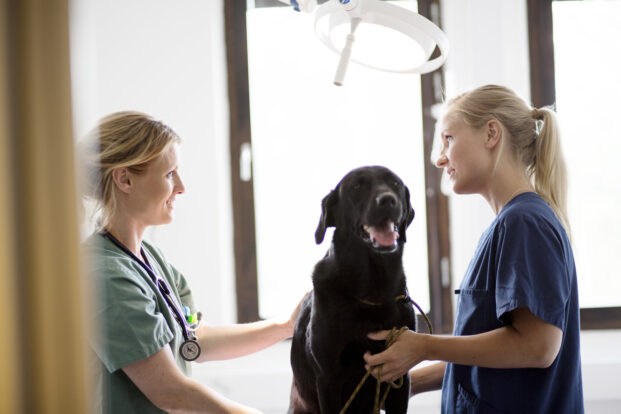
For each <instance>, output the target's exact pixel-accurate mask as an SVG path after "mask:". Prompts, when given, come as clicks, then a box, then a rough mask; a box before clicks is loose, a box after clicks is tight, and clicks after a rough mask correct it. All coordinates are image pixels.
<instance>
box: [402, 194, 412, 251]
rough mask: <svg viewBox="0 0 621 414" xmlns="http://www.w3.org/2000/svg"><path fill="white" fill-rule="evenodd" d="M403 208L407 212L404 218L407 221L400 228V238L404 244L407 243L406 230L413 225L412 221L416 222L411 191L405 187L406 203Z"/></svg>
mask: <svg viewBox="0 0 621 414" xmlns="http://www.w3.org/2000/svg"><path fill="white" fill-rule="evenodd" d="M403 208H404V210H405V212H404V217H405V219H404V220H403V221H402V222H401V225H400V226H399V237H401V240H403V243H405V242H406V241H407V239H406V237H405V230H406V229H407V228H408V227H410V224H412V220H414V214H415V213H414V208H412V204H411V203H410V190H409V188H407V187H405V203H404V204H403Z"/></svg>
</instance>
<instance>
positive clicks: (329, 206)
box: [315, 187, 339, 244]
mask: <svg viewBox="0 0 621 414" xmlns="http://www.w3.org/2000/svg"><path fill="white" fill-rule="evenodd" d="M338 199H339V189H338V187H337V188H335V189H334V190H332V191H330V194H328V195H327V196H325V197H324V198H323V200H321V217H319V224H318V225H317V230H315V243H317V244H321V242H323V238H324V236H325V235H326V229H327V228H328V227H334V226H335V225H336V219H335V213H336V205H337V204H338Z"/></svg>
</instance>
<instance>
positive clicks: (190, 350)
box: [179, 339, 201, 361]
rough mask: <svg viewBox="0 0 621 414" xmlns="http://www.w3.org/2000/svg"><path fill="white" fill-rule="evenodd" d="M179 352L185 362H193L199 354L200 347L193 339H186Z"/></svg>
mask: <svg viewBox="0 0 621 414" xmlns="http://www.w3.org/2000/svg"><path fill="white" fill-rule="evenodd" d="M179 352H180V353H181V356H182V357H183V359H185V360H186V361H194V360H195V359H196V358H198V357H199V356H200V354H201V346H200V345H199V344H198V342H196V341H195V340H194V339H187V340H185V341H183V343H182V344H181V346H180V347H179Z"/></svg>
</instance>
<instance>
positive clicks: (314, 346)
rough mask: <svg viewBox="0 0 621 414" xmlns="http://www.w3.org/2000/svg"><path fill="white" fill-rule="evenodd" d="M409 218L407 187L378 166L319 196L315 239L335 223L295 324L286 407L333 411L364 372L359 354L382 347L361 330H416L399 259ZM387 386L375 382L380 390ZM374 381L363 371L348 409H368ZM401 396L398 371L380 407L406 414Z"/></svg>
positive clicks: (406, 382) (316, 412) (405, 392)
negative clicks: (395, 382)
mask: <svg viewBox="0 0 621 414" xmlns="http://www.w3.org/2000/svg"><path fill="white" fill-rule="evenodd" d="M413 219H414V210H413V209H412V206H411V204H410V193H409V191H408V188H407V187H406V186H405V185H404V184H403V182H402V181H401V179H400V178H399V177H398V176H397V175H395V174H394V173H393V172H392V171H390V170H389V169H387V168H384V167H379V166H372V167H362V168H358V169H355V170H353V171H351V172H349V173H348V174H347V175H346V176H345V177H344V178H343V179H342V180H341V182H340V183H339V184H338V185H337V187H336V188H335V189H334V190H332V191H331V192H330V194H328V195H327V196H326V197H325V198H324V199H323V201H322V213H321V218H320V219H319V225H318V227H317V231H316V232H315V241H316V242H317V244H320V243H321V242H322V241H323V239H324V236H325V231H326V228H328V227H335V230H334V235H333V237H332V245H331V247H330V250H329V252H328V254H326V256H325V257H324V258H323V259H322V260H321V261H320V262H319V263H317V264H316V266H315V269H314V272H313V288H314V289H313V291H312V293H311V294H309V295H308V296H307V297H306V298H305V300H304V302H303V305H302V309H301V311H300V315H299V317H298V320H297V322H296V325H295V331H294V335H293V341H292V345H291V366H292V368H293V384H292V389H291V402H290V407H289V413H294V414H300V413H314V414H320V413H323V414H337V413H339V412H340V411H341V409H342V408H343V407H344V406H345V404H346V402H347V401H348V399H349V398H350V396H351V395H352V393H353V391H354V389H355V388H356V386H357V385H358V383H359V382H360V380H361V379H362V378H363V376H364V375H365V373H366V371H365V369H364V360H363V359H362V355H363V354H364V353H365V352H366V351H367V350H371V352H372V353H377V352H380V351H382V350H383V349H384V342H383V341H371V340H369V339H368V338H367V334H368V333H370V332H374V331H378V330H382V329H392V328H393V327H397V328H400V327H402V326H407V327H408V328H409V329H412V330H414V329H415V316H414V310H413V308H412V306H411V304H410V302H409V300H407V299H409V298H408V294H407V289H406V282H405V273H404V271H403V265H402V260H401V257H402V254H403V244H404V243H405V230H406V228H407V227H408V226H409V225H410V223H411V222H412V220H413ZM387 386H388V385H387V384H382V395H383V393H384V390H385V388H386V387H387ZM375 387H376V381H375V379H374V378H373V377H370V378H369V379H368V380H367V381H366V382H365V384H364V386H363V387H362V388H361V389H360V391H359V392H358V394H357V395H356V396H355V398H354V400H353V402H351V405H350V406H349V407H348V409H347V413H352V414H359V413H371V412H372V411H373V408H374V402H375ZM408 397H409V378H408V376H407V375H405V376H404V383H403V386H402V387H401V388H399V389H393V390H391V391H390V393H389V395H388V399H387V400H386V403H385V407H384V408H385V410H386V413H387V414H403V413H405V412H406V411H407V404H408Z"/></svg>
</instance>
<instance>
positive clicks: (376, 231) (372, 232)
mask: <svg viewBox="0 0 621 414" xmlns="http://www.w3.org/2000/svg"><path fill="white" fill-rule="evenodd" d="M362 235H363V239H365V240H366V241H368V242H369V243H371V244H372V245H373V247H374V248H376V249H379V250H382V251H393V250H395V249H396V248H397V239H398V238H399V231H398V229H397V226H396V225H395V223H394V222H393V221H392V220H385V221H383V222H382V223H381V224H379V225H376V226H369V225H364V226H362Z"/></svg>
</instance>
